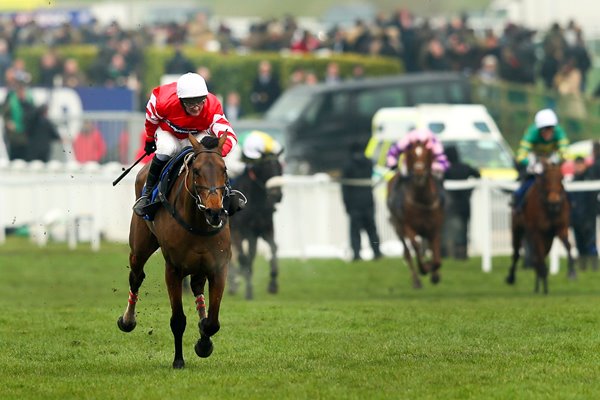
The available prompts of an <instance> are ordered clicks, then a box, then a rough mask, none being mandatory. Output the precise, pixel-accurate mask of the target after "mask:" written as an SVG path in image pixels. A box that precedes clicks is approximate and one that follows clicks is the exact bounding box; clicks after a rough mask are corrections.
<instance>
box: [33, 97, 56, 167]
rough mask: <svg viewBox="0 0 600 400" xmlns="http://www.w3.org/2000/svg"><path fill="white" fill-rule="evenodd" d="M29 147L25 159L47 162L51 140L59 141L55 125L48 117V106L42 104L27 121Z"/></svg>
mask: <svg viewBox="0 0 600 400" xmlns="http://www.w3.org/2000/svg"><path fill="white" fill-rule="evenodd" d="M29 126H30V129H29V132H30V136H29V141H30V143H29V149H28V156H27V160H28V161H32V160H41V161H44V162H47V161H48V160H49V159H50V151H51V149H52V147H51V146H52V142H53V141H60V139H61V138H60V135H59V133H58V130H57V129H56V126H54V124H53V123H52V121H50V120H49V119H48V107H47V106H46V105H42V106H40V107H38V108H37V109H36V112H35V114H34V115H33V116H32V119H31V121H30V123H29Z"/></svg>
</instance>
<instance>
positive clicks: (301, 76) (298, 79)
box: [288, 67, 306, 87]
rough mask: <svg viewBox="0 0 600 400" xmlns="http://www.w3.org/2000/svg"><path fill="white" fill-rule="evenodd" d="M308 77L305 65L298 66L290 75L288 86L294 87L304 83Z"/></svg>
mask: <svg viewBox="0 0 600 400" xmlns="http://www.w3.org/2000/svg"><path fill="white" fill-rule="evenodd" d="M305 79H306V70H305V69H304V68H303V67H296V68H294V70H293V71H292V73H291V75H290V80H289V84H288V87H293V86H296V85H300V84H303V83H304V80H305Z"/></svg>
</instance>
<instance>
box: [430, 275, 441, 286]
mask: <svg viewBox="0 0 600 400" xmlns="http://www.w3.org/2000/svg"><path fill="white" fill-rule="evenodd" d="M441 279H442V278H441V277H440V276H439V275H438V274H435V275H431V283H433V284H434V285H437V284H438V283H440V280H441Z"/></svg>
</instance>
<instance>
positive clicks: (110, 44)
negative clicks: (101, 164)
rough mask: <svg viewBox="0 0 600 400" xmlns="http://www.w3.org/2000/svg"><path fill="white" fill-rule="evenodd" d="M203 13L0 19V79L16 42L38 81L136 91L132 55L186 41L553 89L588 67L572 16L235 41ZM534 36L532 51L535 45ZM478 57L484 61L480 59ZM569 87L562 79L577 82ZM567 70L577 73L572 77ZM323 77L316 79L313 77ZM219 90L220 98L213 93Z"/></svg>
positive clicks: (276, 27) (259, 27) (423, 21)
mask: <svg viewBox="0 0 600 400" xmlns="http://www.w3.org/2000/svg"><path fill="white" fill-rule="evenodd" d="M209 22H210V21H209V19H208V17H207V15H206V14H205V13H202V12H199V13H197V14H196V15H195V16H192V17H191V18H190V20H189V21H188V22H186V23H179V24H178V23H169V24H156V25H154V26H141V27H138V28H137V29H135V30H126V29H123V28H122V27H121V26H119V24H118V23H116V22H112V23H110V24H108V25H107V26H102V25H101V24H100V23H99V22H98V21H96V20H92V21H91V22H90V23H87V24H83V25H80V26H74V25H70V24H63V25H60V26H57V27H53V28H52V27H43V28H42V27H41V26H39V25H38V24H37V23H36V22H35V21H30V22H28V23H26V24H24V25H17V24H16V23H15V22H14V21H11V20H6V19H5V20H0V84H2V85H4V84H5V83H6V77H5V72H6V70H7V69H9V68H11V67H13V68H14V63H15V62H16V61H17V60H15V50H16V49H17V48H18V47H19V46H34V45H41V46H44V47H47V49H48V50H47V52H46V53H45V54H44V55H43V56H42V57H41V59H40V67H41V68H42V73H41V75H40V78H39V82H33V84H34V85H43V86H61V85H64V86H78V85H85V84H87V85H97V86H127V87H130V88H132V89H137V88H138V80H139V76H140V68H141V67H142V65H141V61H142V51H141V49H143V48H144V47H146V46H148V45H169V46H175V48H176V49H180V46H182V45H191V46H194V47H196V48H201V49H205V50H207V51H220V52H223V53H228V52H234V51H239V50H241V49H243V50H244V51H275V52H294V53H308V52H323V53H327V52H328V53H348V52H351V53H359V54H362V55H372V56H387V57H394V58H398V59H400V60H402V62H403V63H404V65H405V68H406V70H407V71H408V72H414V71H447V70H452V71H464V72H467V73H476V72H478V71H480V70H481V69H482V60H484V59H486V60H487V62H488V65H490V64H491V63H495V64H496V67H497V75H498V77H499V78H500V79H503V80H506V81H510V82H518V83H534V82H535V81H536V80H537V79H538V78H539V79H541V80H543V82H544V83H545V84H546V86H547V87H548V88H555V89H557V90H561V91H567V92H572V91H577V90H579V91H583V90H585V88H586V74H587V71H588V70H589V68H590V66H591V62H590V56H589V53H588V51H587V49H586V46H585V42H584V35H583V32H582V31H581V29H580V28H579V27H578V26H577V24H576V23H575V22H574V21H572V22H570V23H569V24H567V25H566V26H563V27H561V26H560V25H559V24H554V25H553V26H551V27H548V28H549V29H548V30H547V32H543V33H541V32H535V31H533V30H531V29H528V28H527V27H523V26H518V25H515V24H510V23H509V24H507V25H506V27H505V29H504V31H503V32H501V33H498V34H497V33H496V32H494V31H493V30H492V29H488V30H486V31H485V32H476V31H475V30H474V29H472V28H470V27H469V21H468V19H467V18H466V17H454V18H449V19H448V20H447V21H445V23H442V24H434V23H433V22H432V20H430V19H427V18H418V17H415V16H414V15H413V14H412V13H411V12H410V11H408V10H406V9H399V10H398V11H396V12H394V13H389V14H386V13H379V14H378V15H377V16H376V17H375V19H374V20H372V21H363V20H357V21H356V22H355V23H354V25H353V26H351V27H350V28H342V27H334V28H333V29H331V30H330V31H329V32H311V31H309V30H307V29H304V28H302V27H300V26H299V25H298V23H297V21H296V19H295V18H294V17H291V16H285V17H283V18H280V19H268V20H263V21H260V22H257V23H254V24H253V25H251V27H250V29H249V33H248V35H247V36H246V37H235V36H234V35H233V33H232V29H230V28H229V27H228V26H226V25H225V24H223V23H221V24H219V25H218V26H217V27H216V28H211V26H213V25H211V24H210V23H209ZM536 38H537V40H541V51H538V49H539V46H536V41H535V40H536ZM67 44H91V45H94V46H97V47H98V48H99V49H100V53H99V56H98V57H97V58H96V60H95V62H94V63H93V64H92V65H91V66H90V67H89V68H88V69H87V70H86V71H81V70H80V68H79V66H78V65H77V61H76V60H72V59H70V60H62V59H60V57H58V56H57V53H56V48H57V47H59V46H63V45H67ZM177 54H178V57H176V58H174V59H173V60H172V63H170V64H169V65H168V66H166V68H167V69H168V70H169V71H171V72H177V73H178V72H180V71H183V70H189V69H190V68H191V67H192V66H191V65H188V64H187V60H185V57H183V56H182V53H181V52H179V53H177ZM486 57H487V58H486ZM573 69H575V70H576V71H578V73H579V75H580V78H579V84H578V85H577V88H575V87H573V85H567V84H565V83H564V82H565V80H566V81H569V82H571V83H572V82H573V81H577V80H578V79H577V78H576V77H575V78H573V77H572V75H573V74H572V71H573ZM575 75H577V73H576V74H575ZM323 78H324V77H320V79H323ZM223 95H224V94H223Z"/></svg>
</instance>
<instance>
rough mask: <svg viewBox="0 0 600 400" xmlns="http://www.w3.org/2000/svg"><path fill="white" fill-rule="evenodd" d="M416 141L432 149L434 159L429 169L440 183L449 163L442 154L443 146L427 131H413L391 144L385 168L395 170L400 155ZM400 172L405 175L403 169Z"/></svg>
mask: <svg viewBox="0 0 600 400" xmlns="http://www.w3.org/2000/svg"><path fill="white" fill-rule="evenodd" d="M416 141H421V142H422V143H427V147H428V148H430V149H432V151H433V155H434V157H435V159H434V160H433V165H432V166H431V169H432V172H433V175H434V176H435V177H436V180H437V181H439V182H441V180H442V177H443V176H444V172H446V170H447V169H448V167H449V166H450V163H449V162H448V159H447V158H446V154H445V153H444V146H442V143H441V142H440V141H439V140H438V138H437V137H435V135H434V134H433V132H431V131H430V130H429V129H413V130H411V131H410V132H408V133H407V134H406V135H405V136H403V137H402V139H400V140H399V141H397V142H396V143H394V144H392V146H391V147H390V149H389V150H388V153H387V161H386V166H387V167H388V168H390V169H395V168H396V167H397V166H398V160H399V158H400V155H401V154H402V153H403V152H404V151H405V150H406V148H407V147H408V146H409V145H410V144H411V143H413V142H416ZM402 171H403V172H404V173H406V171H405V167H403V168H402Z"/></svg>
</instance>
